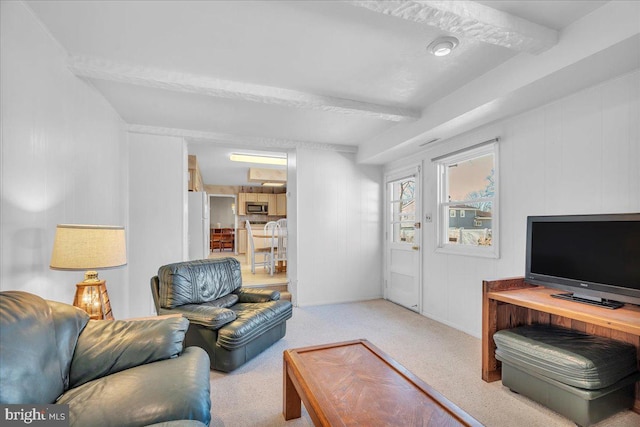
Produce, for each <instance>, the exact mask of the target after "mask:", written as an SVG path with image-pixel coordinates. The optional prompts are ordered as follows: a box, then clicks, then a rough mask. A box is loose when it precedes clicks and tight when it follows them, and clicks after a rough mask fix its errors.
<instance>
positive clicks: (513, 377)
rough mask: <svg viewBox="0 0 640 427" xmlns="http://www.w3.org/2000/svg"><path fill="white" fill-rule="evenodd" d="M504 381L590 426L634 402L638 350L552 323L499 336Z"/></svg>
mask: <svg viewBox="0 0 640 427" xmlns="http://www.w3.org/2000/svg"><path fill="white" fill-rule="evenodd" d="M493 338H494V341H495V342H496V346H497V349H496V358H497V359H498V360H500V361H501V362H502V383H503V385H505V386H506V387H508V388H509V389H511V390H512V391H515V392H517V393H520V394H522V395H523V396H526V397H528V398H530V399H532V400H535V401H536V402H538V403H541V404H543V405H544V406H546V407H548V408H550V409H552V410H554V411H556V412H558V413H560V414H562V415H564V416H566V417H567V418H569V419H571V420H572V421H574V422H575V423H576V424H578V425H580V426H583V427H584V426H589V425H591V424H593V423H596V422H598V421H601V420H603V419H605V418H607V417H609V416H610V415H613V414H614V413H616V412H618V411H620V410H623V409H627V408H630V407H631V406H632V405H633V402H634V392H635V383H636V381H638V380H639V379H640V373H639V372H638V370H637V358H636V348H635V347H634V346H633V345H631V344H627V343H623V342H620V341H615V340H611V339H608V338H603V337H596V336H593V335H587V334H583V333H580V332H576V331H572V330H568V329H564V328H558V327H553V326H547V325H531V326H522V327H519V328H514V329H505V330H501V331H498V332H496V333H495V334H494V337H493Z"/></svg>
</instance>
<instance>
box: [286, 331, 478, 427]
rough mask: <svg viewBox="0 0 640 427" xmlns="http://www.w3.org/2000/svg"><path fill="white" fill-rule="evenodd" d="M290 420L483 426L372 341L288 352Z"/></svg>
mask: <svg viewBox="0 0 640 427" xmlns="http://www.w3.org/2000/svg"><path fill="white" fill-rule="evenodd" d="M283 394H284V396H283V406H282V412H283V415H284V418H285V420H290V419H293V418H299V417H300V416H301V411H302V407H301V402H304V406H305V408H306V409H307V412H308V413H309V416H310V417H311V420H312V421H313V423H314V425H316V426H349V425H351V426H422V425H424V426H426V425H428V426H434V427H435V426H481V425H482V424H480V423H479V422H478V421H476V420H475V419H474V418H472V417H471V416H470V415H468V414H467V413H465V412H464V411H463V410H462V409H460V408H458V407H457V406H456V405H454V404H453V403H451V402H450V401H449V400H447V399H446V398H445V397H444V396H442V395H441V394H440V393H438V392H437V391H435V390H434V389H433V388H431V387H430V386H429V385H427V384H426V383H425V382H423V381H422V380H420V379H419V378H418V377H416V376H415V375H413V374H412V373H411V372H409V371H408V370H407V369H406V368H404V367H403V366H402V365H400V364H399V363H398V362H396V361H395V360H393V359H392V358H391V357H389V356H388V355H386V354H385V353H384V352H382V350H380V349H378V348H377V347H375V346H374V345H373V344H371V343H370V342H368V341H367V340H356V341H347V342H341V343H335V344H326V345H319V346H313V347H305V348H298V349H291V350H285V352H284V393H283Z"/></svg>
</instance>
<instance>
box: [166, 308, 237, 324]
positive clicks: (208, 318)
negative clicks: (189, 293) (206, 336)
mask: <svg viewBox="0 0 640 427" xmlns="http://www.w3.org/2000/svg"><path fill="white" fill-rule="evenodd" d="M158 314H159V315H167V314H180V315H182V316H184V317H186V318H187V319H189V322H190V323H193V324H194V325H200V326H204V327H205V328H209V329H213V330H215V329H220V328H221V327H223V326H224V325H226V324H227V323H229V322H233V321H234V320H236V313H235V312H234V311H233V310H229V309H228V308H223V307H212V306H210V305H205V304H185V305H181V306H179V307H175V308H171V309H166V308H161V309H160V313H158Z"/></svg>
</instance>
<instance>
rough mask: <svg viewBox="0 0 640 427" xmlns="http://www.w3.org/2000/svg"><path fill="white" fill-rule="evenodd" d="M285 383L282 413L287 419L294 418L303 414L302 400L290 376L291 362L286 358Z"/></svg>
mask: <svg viewBox="0 0 640 427" xmlns="http://www.w3.org/2000/svg"><path fill="white" fill-rule="evenodd" d="M283 371H284V384H283V397H282V415H284V419H285V420H292V419H294V418H300V417H301V416H302V402H301V400H300V395H299V394H298V391H297V390H296V387H295V385H294V384H293V381H291V377H290V376H289V364H288V363H287V360H286V358H285V360H284V369H283Z"/></svg>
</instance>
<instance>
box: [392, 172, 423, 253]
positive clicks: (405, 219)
mask: <svg viewBox="0 0 640 427" xmlns="http://www.w3.org/2000/svg"><path fill="white" fill-rule="evenodd" d="M415 188H416V181H415V178H414V177H413V176H411V177H407V178H403V179H401V180H398V181H394V182H391V183H389V192H390V197H389V200H390V205H391V206H390V208H391V215H390V216H389V217H390V219H391V230H392V233H393V234H392V236H391V238H392V240H391V241H392V242H394V243H400V242H407V243H412V242H413V241H414V237H415V222H416V206H415V199H414V193H415Z"/></svg>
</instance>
